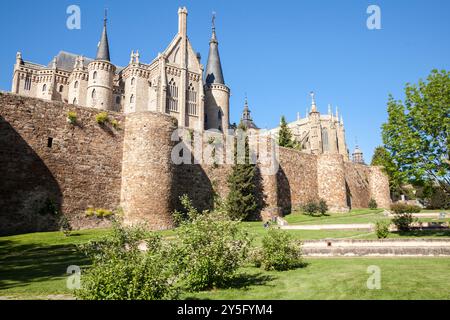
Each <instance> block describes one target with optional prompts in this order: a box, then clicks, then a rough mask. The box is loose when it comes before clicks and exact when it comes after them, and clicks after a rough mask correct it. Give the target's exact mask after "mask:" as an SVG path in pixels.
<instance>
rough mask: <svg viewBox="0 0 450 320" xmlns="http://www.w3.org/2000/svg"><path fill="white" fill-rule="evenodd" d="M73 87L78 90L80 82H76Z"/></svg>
mask: <svg viewBox="0 0 450 320" xmlns="http://www.w3.org/2000/svg"><path fill="white" fill-rule="evenodd" d="M73 87H74V89H77V88H78V81H75V83H74V85H73Z"/></svg>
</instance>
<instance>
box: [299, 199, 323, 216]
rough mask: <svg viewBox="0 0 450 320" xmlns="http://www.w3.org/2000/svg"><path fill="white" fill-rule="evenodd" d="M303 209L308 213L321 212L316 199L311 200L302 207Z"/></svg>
mask: <svg viewBox="0 0 450 320" xmlns="http://www.w3.org/2000/svg"><path fill="white" fill-rule="evenodd" d="M302 210H303V212H304V213H306V214H309V215H313V214H315V213H317V212H319V205H318V204H317V203H316V202H315V201H309V202H308V203H306V204H305V205H304V206H303V207H302Z"/></svg>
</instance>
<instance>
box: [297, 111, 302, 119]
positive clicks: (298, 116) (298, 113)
mask: <svg viewBox="0 0 450 320" xmlns="http://www.w3.org/2000/svg"><path fill="white" fill-rule="evenodd" d="M300 119H301V117H300V112H297V121H300Z"/></svg>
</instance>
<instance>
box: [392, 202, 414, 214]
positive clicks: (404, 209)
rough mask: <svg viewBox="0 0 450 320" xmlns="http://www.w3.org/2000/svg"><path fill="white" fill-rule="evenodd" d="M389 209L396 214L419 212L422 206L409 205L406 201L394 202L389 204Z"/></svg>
mask: <svg viewBox="0 0 450 320" xmlns="http://www.w3.org/2000/svg"><path fill="white" fill-rule="evenodd" d="M391 210H392V211H393V212H394V213H396V214H402V213H419V212H420V211H422V208H421V207H419V206H415V205H410V204H406V203H401V202H400V203H394V204H393V205H391Z"/></svg>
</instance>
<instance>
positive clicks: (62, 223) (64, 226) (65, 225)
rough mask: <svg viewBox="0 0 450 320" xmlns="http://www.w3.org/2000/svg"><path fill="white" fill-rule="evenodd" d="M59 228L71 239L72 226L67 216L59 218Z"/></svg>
mask: <svg viewBox="0 0 450 320" xmlns="http://www.w3.org/2000/svg"><path fill="white" fill-rule="evenodd" d="M59 228H60V230H61V231H62V232H63V233H64V235H65V236H66V237H70V235H71V234H72V230H73V229H72V225H71V224H70V221H69V219H67V217H66V216H65V215H61V217H60V218H59Z"/></svg>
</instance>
